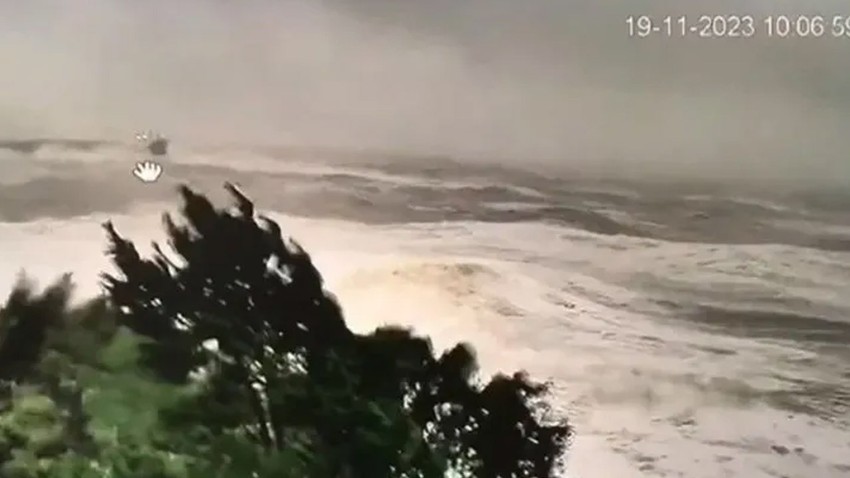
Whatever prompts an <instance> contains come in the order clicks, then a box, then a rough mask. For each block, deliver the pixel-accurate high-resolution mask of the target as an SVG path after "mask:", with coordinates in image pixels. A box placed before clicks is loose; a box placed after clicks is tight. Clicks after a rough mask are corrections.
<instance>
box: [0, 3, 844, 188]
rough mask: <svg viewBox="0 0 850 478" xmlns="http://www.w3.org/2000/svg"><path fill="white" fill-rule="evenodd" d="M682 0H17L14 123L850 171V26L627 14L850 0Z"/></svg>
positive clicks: (830, 6) (794, 9)
mask: <svg viewBox="0 0 850 478" xmlns="http://www.w3.org/2000/svg"><path fill="white" fill-rule="evenodd" d="M682 3H684V2H673V1H669V2H662V1H655V0H652V1H626V0H611V1H605V2H600V1H590V0H583V1H575V2H570V1H566V0H561V1H555V0H526V1H522V2H518V1H515V0H513V1H512V0H466V1H462V2H459V1H457V0H454V1H449V0H429V1H421V0H393V1H391V0H325V1H318V0H317V1H307V0H302V1H270V0H269V1H259V0H255V1H245V2H225V1H215V0H207V1H201V0H182V1H179V2H174V1H170V2H166V1H164V0H153V1H148V2H125V1H120V0H110V1H107V0H89V1H87V2H80V1H72V0H53V1H46V0H32V1H30V2H11V1H9V0H5V1H2V2H0V64H2V65H3V66H4V68H3V70H4V73H3V75H0V130H2V131H4V132H6V134H9V135H13V136H89V137H91V136H94V137H113V138H123V137H126V138H132V135H133V133H134V132H135V130H136V129H139V128H150V127H153V128H158V129H160V130H163V131H165V132H168V133H170V134H172V135H174V136H177V137H183V138H186V139H191V140H195V141H231V140H235V141H263V142H278V143H306V144H323V145H331V146H333V145H339V146H357V147H380V148H392V149H400V150H408V151H412V152H443V153H450V154H459V155H463V156H471V157H477V158H496V159H498V160H500V161H515V162H521V161H522V162H525V163H526V164H533V163H534V162H535V161H540V162H543V163H545V164H546V165H547V166H550V167H551V166H564V167H575V166H579V165H580V166H581V167H592V168H595V169H602V170H611V171H618V172H630V173H633V174H642V173H652V174H662V173H663V174H700V175H705V174H711V175H721V176H730V177H738V178H740V177H763V176H765V175H768V176H777V177H784V178H791V177H800V178H801V180H802V178H809V179H825V178H828V179H836V178H848V180H850V173H848V171H850V161H848V158H847V151H848V150H850V134H848V132H847V125H848V124H850V123H848V120H850V38H844V39H822V40H799V39H797V40H791V39H785V40H782V39H772V40H767V39H764V38H761V39H758V38H756V39H739V40H736V41H717V40H708V39H698V40H685V39H681V38H675V39H663V40H662V39H655V40H639V39H630V38H627V35H626V31H627V29H626V24H625V19H626V17H627V16H628V15H630V14H634V15H639V14H644V13H647V14H655V15H658V16H663V15H666V14H671V15H677V14H680V13H688V14H691V15H695V14H699V13H708V14H723V13H733V12H744V11H745V12H749V13H753V14H754V16H756V17H757V18H760V17H763V16H765V15H767V14H768V13H770V12H771V11H773V12H781V13H785V14H788V15H798V14H813V13H820V14H822V15H824V16H827V17H831V16H832V15H838V14H844V15H848V16H850V7H847V6H844V7H842V6H841V3H845V4H846V2H838V1H834V0H821V1H812V2H807V3H808V4H809V5H808V6H806V7H805V9H804V8H803V7H799V6H796V4H799V3H801V2H791V1H785V2H781V1H780V2H777V1H767V0H737V1H725V2H724V1H718V2H711V4H712V6H711V7H710V9H708V8H707V7H703V8H701V9H697V8H694V9H692V10H691V11H685V10H683V9H682V7H681V6H680V5H681V4H682ZM690 3H691V4H697V2H690ZM700 3H701V4H707V3H703V2H700Z"/></svg>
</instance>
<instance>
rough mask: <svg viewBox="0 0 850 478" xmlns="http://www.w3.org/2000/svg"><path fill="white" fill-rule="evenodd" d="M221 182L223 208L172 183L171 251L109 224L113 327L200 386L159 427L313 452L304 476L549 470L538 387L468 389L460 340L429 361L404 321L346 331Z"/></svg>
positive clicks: (471, 359) (551, 439)
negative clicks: (142, 246) (146, 251)
mask: <svg viewBox="0 0 850 478" xmlns="http://www.w3.org/2000/svg"><path fill="white" fill-rule="evenodd" d="M226 188H227V189H228V190H229V192H230V193H231V194H232V195H233V196H234V198H235V200H236V205H235V207H234V208H233V209H232V210H221V209H217V208H215V207H214V206H213V205H212V204H211V203H210V201H209V200H208V199H207V198H206V197H204V196H203V195H200V194H198V193H195V192H194V191H192V190H191V189H189V188H188V187H185V186H182V187H181V188H180V189H179V191H180V194H181V196H182V199H183V206H182V210H181V212H182V216H183V217H184V219H185V223H184V224H178V223H176V222H175V221H174V220H173V219H172V218H171V217H170V216H169V215H167V214H166V215H165V217H164V223H165V229H166V232H167V235H168V239H169V243H170V246H171V249H173V251H174V253H175V254H173V255H172V256H174V257H172V256H169V255H167V254H166V253H165V252H164V251H163V250H162V248H161V247H160V246H159V245H157V244H154V254H153V256H152V257H151V258H143V257H142V256H141V255H140V254H139V253H138V251H137V250H136V248H135V246H134V244H133V243H132V242H131V241H129V240H127V239H125V238H123V237H121V236H120V235H119V234H118V232H117V231H116V229H115V227H114V226H113V225H112V224H111V223H106V224H105V225H104V227H105V229H106V231H107V234H108V238H109V243H110V247H109V254H110V255H111V257H112V259H113V262H114V264H115V266H116V268H117V269H118V272H119V274H115V275H104V277H103V280H104V285H105V287H106V289H107V291H108V294H109V296H110V298H111V300H112V303H113V304H114V306H115V307H116V309H117V310H118V311H119V321H120V322H121V323H122V324H124V325H126V326H128V327H129V328H131V329H132V330H133V331H135V332H136V333H138V334H140V335H141V336H143V337H145V338H146V339H147V341H146V342H145V343H144V344H142V362H143V364H144V365H145V366H146V367H148V368H149V369H151V370H152V371H154V372H155V373H156V374H157V375H158V376H159V377H161V378H162V379H164V380H167V381H169V382H172V383H176V384H191V385H192V388H193V390H195V392H194V393H193V394H189V395H187V396H186V397H184V400H183V402H182V403H183V404H182V406H178V407H175V408H173V409H170V410H168V411H167V412H165V413H163V419H164V420H165V421H166V422H169V423H171V424H173V425H175V426H179V427H182V428H183V429H186V428H187V427H192V426H194V427H195V428H196V429H197V430H199V432H198V433H200V435H198V436H196V437H194V438H193V439H199V438H198V437H206V438H201V439H202V440H203V439H207V440H209V443H213V442H214V441H215V440H216V439H217V438H216V437H218V438H220V437H223V436H234V437H247V438H248V439H250V440H252V441H254V443H255V444H256V446H257V447H258V448H259V449H263V450H266V451H267V452H270V453H276V452H277V453H279V452H284V451H285V452H287V453H290V452H292V451H293V450H295V451H298V450H303V451H304V454H303V456H305V457H321V461H320V462H319V461H315V460H314V461H312V462H310V463H309V467H308V469H309V470H310V471H309V472H307V476H333V477H337V476H350V477H358V478H359V477H363V478H376V477H407V476H410V477H412V476H423V477H424V476H433V477H436V476H443V474H444V472H445V470H446V469H447V468H452V469H454V470H456V471H459V472H461V473H462V474H463V475H466V476H476V477H481V478H491V477H492V478H496V477H538V478H543V477H549V476H553V475H554V474H555V473H556V470H557V469H558V468H559V466H560V465H561V462H560V459H561V457H562V455H563V452H564V449H565V447H566V445H567V441H568V438H569V436H570V435H571V430H570V428H569V427H568V426H567V425H566V422H565V421H563V420H557V419H553V417H550V416H548V413H547V408H546V406H545V402H544V401H543V399H544V397H545V394H546V392H547V389H546V386H545V385H543V384H539V383H535V382H532V381H531V380H530V379H528V378H527V377H526V376H525V375H524V374H522V373H517V374H514V375H512V376H501V375H500V376H497V377H495V378H493V379H492V380H491V381H490V382H489V383H487V384H486V385H480V384H478V383H477V381H476V379H475V373H476V370H477V363H476V359H475V355H474V352H473V351H472V349H471V348H470V347H469V346H467V345H463V344H461V345H458V346H456V347H455V348H453V349H451V350H449V351H448V352H446V353H444V354H443V355H441V356H439V357H436V356H435V355H434V351H433V349H432V346H431V344H430V342H429V341H428V340H427V339H426V338H422V337H417V336H415V335H413V334H412V333H411V331H409V330H406V329H402V328H399V327H384V328H380V329H378V330H376V331H374V332H372V333H370V334H366V335H360V334H356V333H354V332H352V331H351V330H350V329H349V328H348V327H347V326H346V324H345V321H344V318H343V314H342V311H341V308H340V307H339V305H338V304H337V302H336V301H335V299H334V298H333V297H332V295H331V294H330V293H328V292H327V291H326V290H325V289H324V287H323V281H322V277H321V275H320V273H319V272H318V270H317V269H316V268H315V266H314V265H313V263H312V260H311V258H310V256H309V255H308V254H307V253H306V252H305V251H304V249H303V248H302V247H301V246H300V245H298V243H297V242H295V241H293V240H287V239H284V238H283V236H282V235H281V228H280V226H279V225H278V224H277V223H275V222H274V221H272V220H271V219H268V218H266V217H257V216H256V214H255V211H254V205H253V203H252V202H251V201H250V200H248V198H247V197H245V195H243V194H242V193H241V192H240V191H239V190H238V189H237V188H236V187H234V186H233V185H230V184H227V185H226Z"/></svg>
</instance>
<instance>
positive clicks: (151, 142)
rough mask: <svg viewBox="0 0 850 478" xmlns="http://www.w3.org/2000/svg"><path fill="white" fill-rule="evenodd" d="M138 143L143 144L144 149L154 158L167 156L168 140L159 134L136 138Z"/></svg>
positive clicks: (143, 135)
mask: <svg viewBox="0 0 850 478" xmlns="http://www.w3.org/2000/svg"><path fill="white" fill-rule="evenodd" d="M138 139H139V140H140V141H144V142H145V148H147V150H148V152H149V153H150V154H152V155H154V156H165V155H166V154H168V139H167V138H166V137H165V136H162V135H161V134H154V133H151V132H149V133H145V134H141V135H139V136H138Z"/></svg>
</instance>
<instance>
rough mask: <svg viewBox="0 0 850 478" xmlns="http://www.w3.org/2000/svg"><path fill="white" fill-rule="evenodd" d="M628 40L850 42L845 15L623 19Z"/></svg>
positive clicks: (849, 25) (849, 23) (849, 16)
mask: <svg viewBox="0 0 850 478" xmlns="http://www.w3.org/2000/svg"><path fill="white" fill-rule="evenodd" d="M626 27H627V33H628V35H629V37H636V38H649V37H667V38H685V37H694V38H752V37H767V38H844V39H848V40H850V13H848V14H846V15H832V16H820V15H768V16H765V17H760V18H757V17H754V16H752V15H700V16H694V17H690V16H687V15H680V16H675V17H674V16H669V15H668V16H664V17H654V16H651V15H638V16H629V17H627V18H626Z"/></svg>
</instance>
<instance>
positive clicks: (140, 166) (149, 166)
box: [133, 161, 162, 183]
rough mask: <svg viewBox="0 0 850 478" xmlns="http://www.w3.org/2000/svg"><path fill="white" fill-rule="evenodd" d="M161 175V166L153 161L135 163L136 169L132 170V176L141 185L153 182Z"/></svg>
mask: <svg viewBox="0 0 850 478" xmlns="http://www.w3.org/2000/svg"><path fill="white" fill-rule="evenodd" d="M161 174H162V166H160V165H159V163H155V162H153V161H142V162H140V163H136V167H135V169H133V176H135V177H137V178H139V181H141V182H143V183H152V182H155V181H156V180H157V179H159V176H160V175H161Z"/></svg>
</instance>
